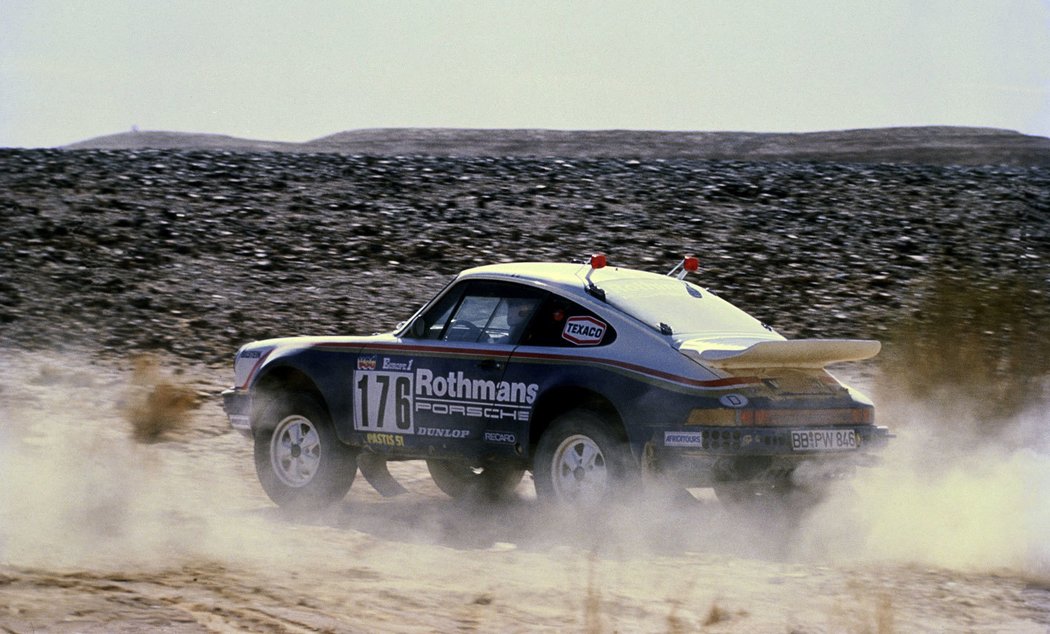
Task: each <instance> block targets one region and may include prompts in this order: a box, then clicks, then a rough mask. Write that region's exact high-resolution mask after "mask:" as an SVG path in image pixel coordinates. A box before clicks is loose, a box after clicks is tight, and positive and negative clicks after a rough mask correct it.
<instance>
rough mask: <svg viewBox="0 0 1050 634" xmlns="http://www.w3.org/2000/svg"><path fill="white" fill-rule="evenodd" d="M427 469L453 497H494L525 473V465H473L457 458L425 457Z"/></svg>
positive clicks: (506, 492) (503, 494)
mask: <svg viewBox="0 0 1050 634" xmlns="http://www.w3.org/2000/svg"><path fill="white" fill-rule="evenodd" d="M427 470H428V471H430V477H431V478H432V479H433V480H434V484H436V485H437V487H438V488H439V489H441V490H442V491H443V492H444V493H445V495H447V496H449V497H451V498H455V499H460V498H465V497H469V496H480V497H484V498H488V499H494V500H495V499H500V498H503V497H506V496H508V495H510V493H511V492H512V491H513V490H514V487H516V486H518V483H519V482H521V478H522V476H524V475H525V470H524V469H521V468H518V467H512V466H509V465H504V464H490V465H486V466H484V467H472V466H470V465H469V464H467V463H466V462H461V461H457V460H427Z"/></svg>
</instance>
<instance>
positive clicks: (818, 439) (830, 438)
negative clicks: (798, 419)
mask: <svg viewBox="0 0 1050 634" xmlns="http://www.w3.org/2000/svg"><path fill="white" fill-rule="evenodd" d="M856 448H857V432H855V431H853V430H852V429H830V430H826V429H793V430H791V450H792V451H844V450H849V449H856Z"/></svg>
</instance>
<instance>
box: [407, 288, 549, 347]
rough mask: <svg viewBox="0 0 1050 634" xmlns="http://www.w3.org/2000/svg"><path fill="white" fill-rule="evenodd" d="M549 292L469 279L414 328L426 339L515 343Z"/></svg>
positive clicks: (413, 329)
mask: <svg viewBox="0 0 1050 634" xmlns="http://www.w3.org/2000/svg"><path fill="white" fill-rule="evenodd" d="M546 295H547V293H546V292H545V291H541V290H538V289H534V288H530V287H528V286H522V285H520V284H513V283H510V282H494V281H488V280H475V281H470V282H465V283H463V284H462V285H460V286H459V287H457V288H454V289H452V291H451V292H449V293H447V294H446V295H445V297H442V298H441V300H440V301H439V302H437V303H436V304H435V305H434V306H433V307H431V308H430V309H429V310H428V311H426V313H424V314H423V316H422V317H420V319H419V320H417V321H421V322H422V323H419V324H413V327H412V331H413V333H415V335H416V336H422V337H424V338H426V339H440V340H443V341H463V342H471V343H501V344H515V343H517V342H518V340H519V339H520V337H521V334H522V333H523V332H524V330H525V327H526V326H527V325H528V322H529V319H530V318H531V317H532V315H533V314H534V313H535V312H536V309H537V308H538V307H539V306H540V305H541V303H542V302H543V299H544V297H545V296H546ZM420 333H423V334H420Z"/></svg>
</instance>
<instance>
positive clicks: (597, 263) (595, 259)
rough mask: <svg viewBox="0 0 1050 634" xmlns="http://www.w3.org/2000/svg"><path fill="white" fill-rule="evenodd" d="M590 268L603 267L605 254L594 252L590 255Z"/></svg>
mask: <svg viewBox="0 0 1050 634" xmlns="http://www.w3.org/2000/svg"><path fill="white" fill-rule="evenodd" d="M591 268H592V269H604V268H605V254H604V253H595V254H594V255H592V256H591Z"/></svg>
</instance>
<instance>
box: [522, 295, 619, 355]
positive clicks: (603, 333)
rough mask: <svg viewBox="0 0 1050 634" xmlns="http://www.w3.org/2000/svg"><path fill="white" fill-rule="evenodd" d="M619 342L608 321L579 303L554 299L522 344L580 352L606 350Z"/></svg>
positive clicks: (541, 310) (541, 311)
mask: <svg viewBox="0 0 1050 634" xmlns="http://www.w3.org/2000/svg"><path fill="white" fill-rule="evenodd" d="M615 340H616V331H615V330H613V328H612V326H610V325H609V324H608V323H607V322H606V321H605V320H604V319H602V318H601V317H598V316H597V315H595V314H594V313H592V312H591V311H589V310H587V309H586V308H584V307H583V306H580V305H579V304H577V303H576V302H572V301H569V300H567V299H565V298H564V297H558V296H557V295H551V296H549V297H548V298H547V300H546V301H545V302H543V304H542V305H541V306H540V307H539V308H538V309H537V310H536V313H535V315H534V316H533V318H532V322H531V323H530V324H529V328H528V330H527V331H526V332H525V334H524V336H523V337H522V338H521V344H522V345H525V346H550V347H557V348H580V347H589V346H605V345H608V344H610V343H612V342H613V341H615Z"/></svg>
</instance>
